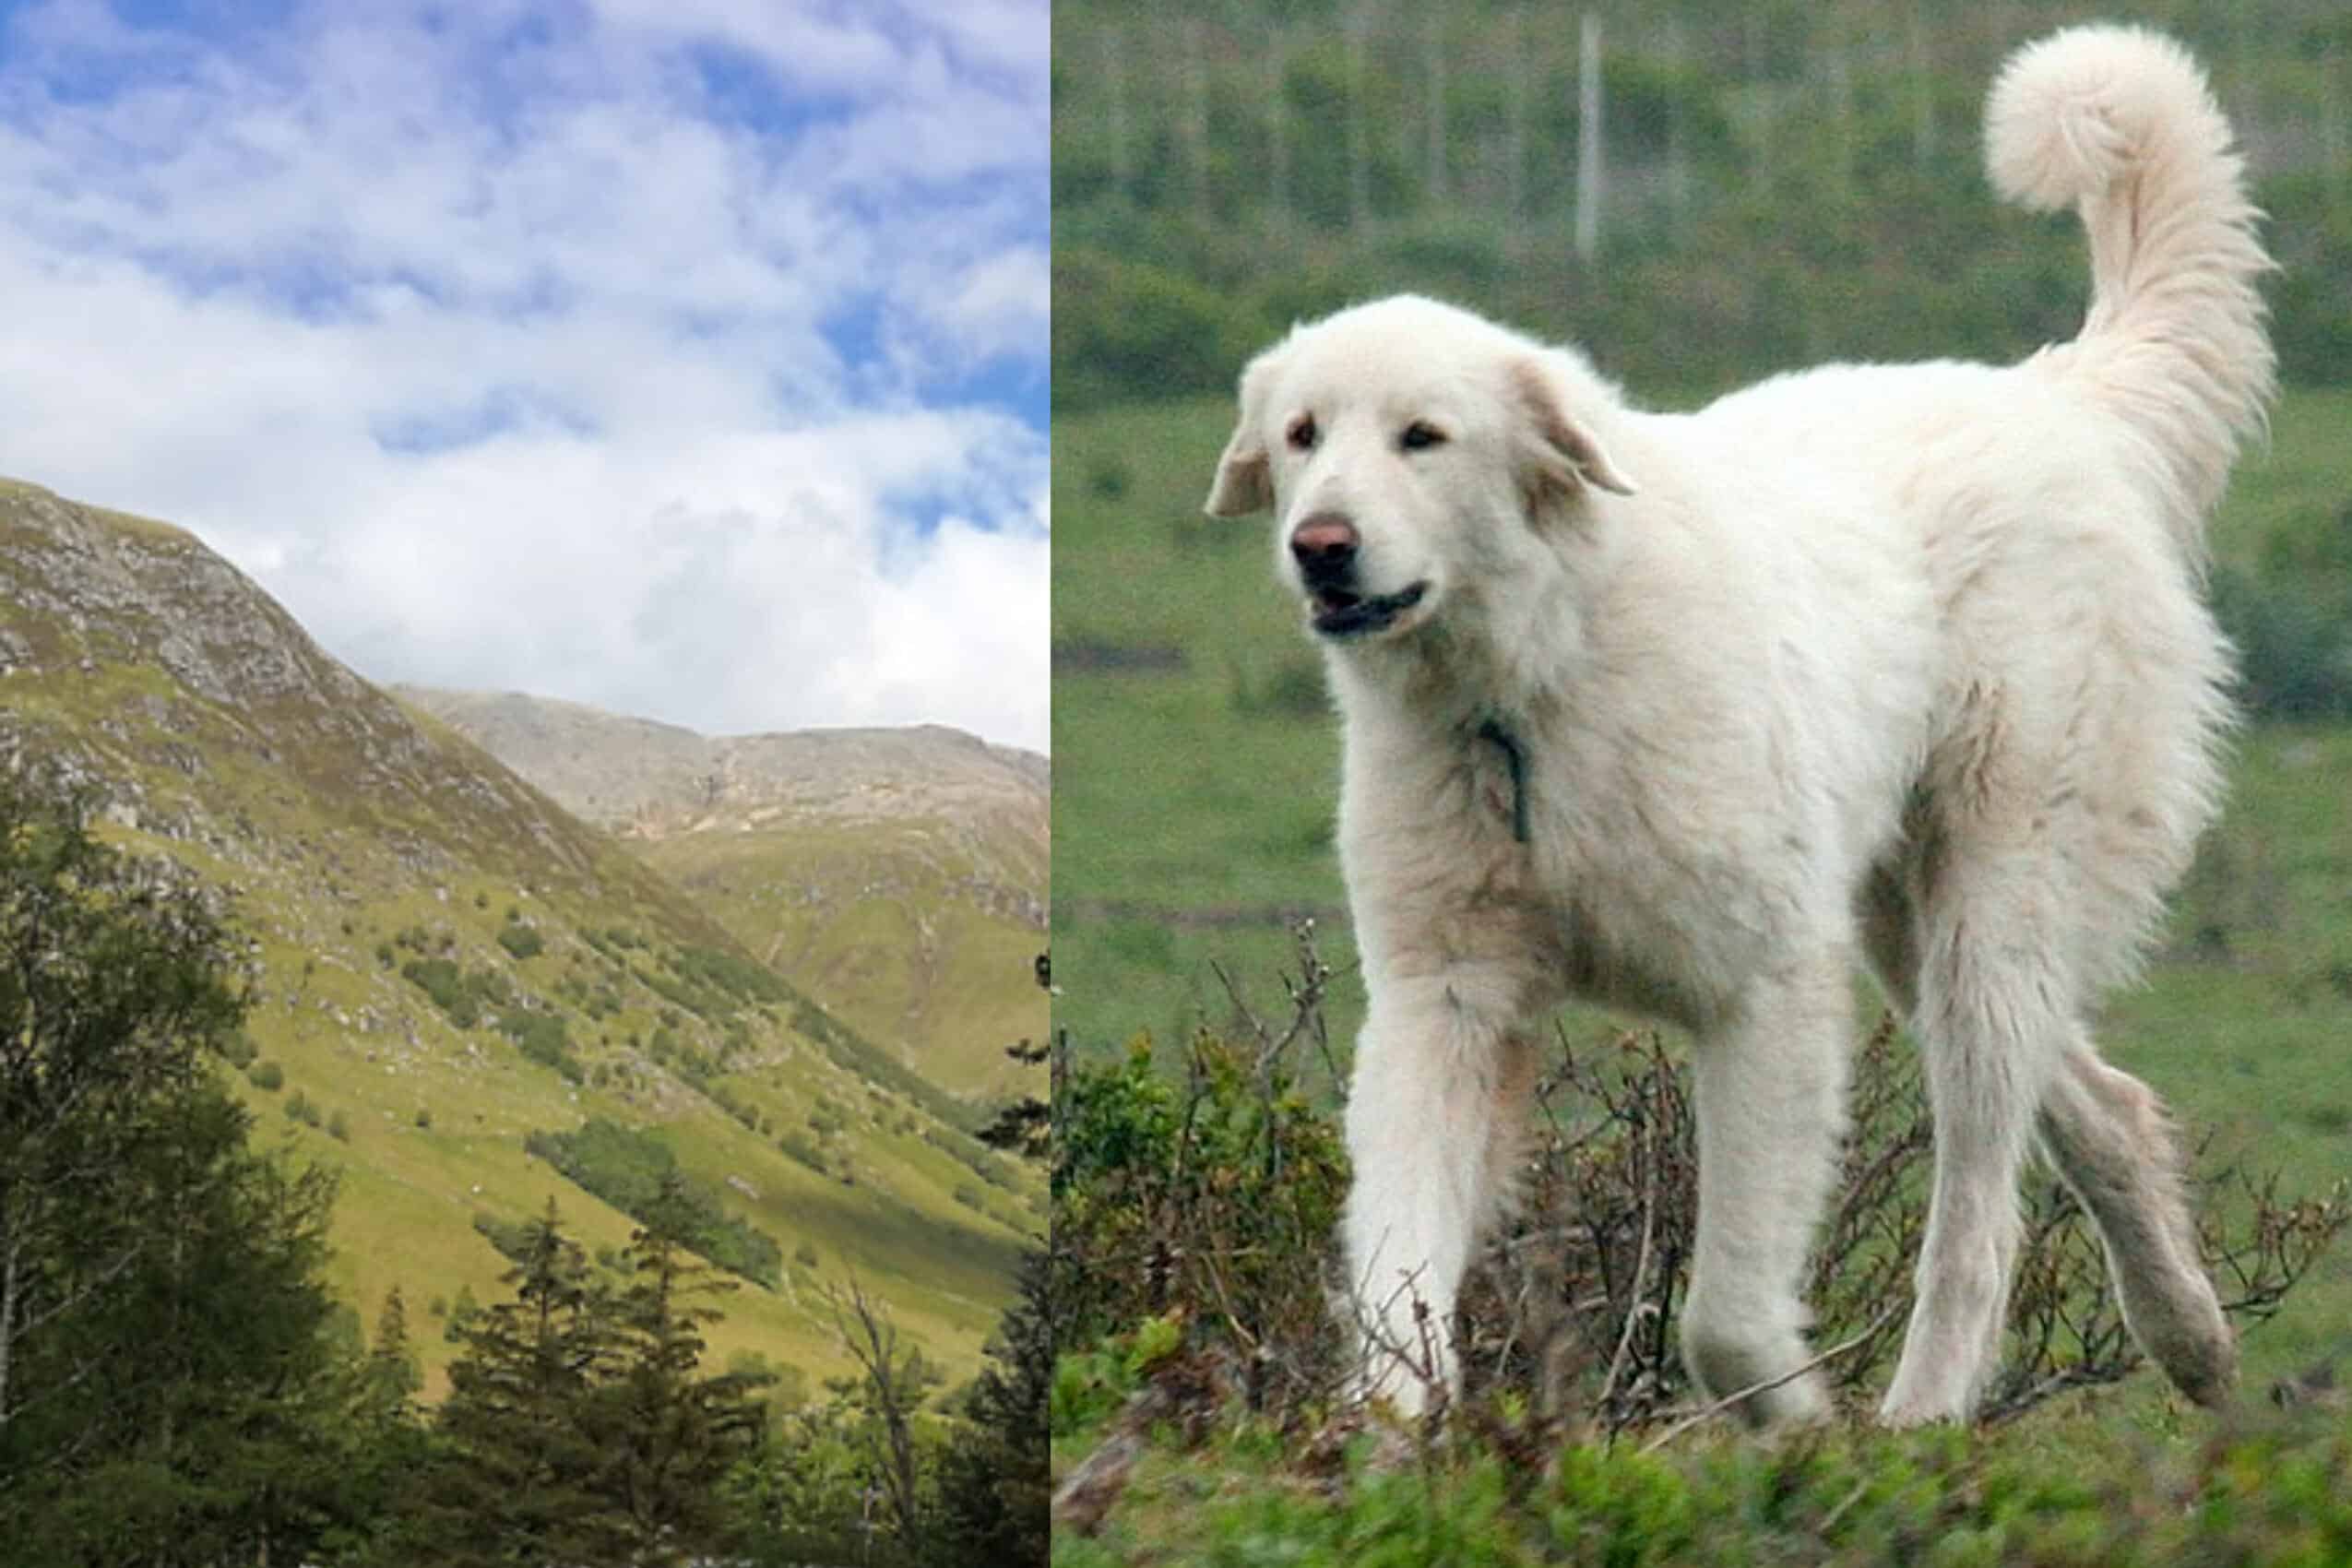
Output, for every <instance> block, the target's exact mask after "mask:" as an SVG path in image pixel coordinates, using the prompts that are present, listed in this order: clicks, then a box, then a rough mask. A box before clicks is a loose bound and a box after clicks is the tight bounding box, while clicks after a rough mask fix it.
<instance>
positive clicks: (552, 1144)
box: [523, 1116, 784, 1289]
mask: <svg viewBox="0 0 2352 1568" xmlns="http://www.w3.org/2000/svg"><path fill="white" fill-rule="evenodd" d="M523 1147H524V1149H525V1151H526V1152H528V1153H529V1154H532V1155H535V1156H537V1157H538V1158H540V1159H543V1160H545V1161H547V1163H548V1164H550V1165H552V1166H553V1167H554V1168H555V1169H556V1170H557V1171H559V1172H560V1173H562V1174H563V1176H564V1178H565V1179H567V1180H569V1181H571V1182H574V1183H576V1184H577V1185H578V1186H580V1187H581V1188H583V1189H585V1190H586V1191H587V1192H588V1193H590V1194H594V1195H595V1196H597V1197H600V1198H602V1199H603V1200H604V1201H605V1202H606V1203H609V1204H611V1205H612V1206H613V1207H615V1208H617V1209H619V1210H621V1212H622V1213H624V1214H626V1215H629V1216H631V1217H632V1218H636V1219H637V1220H640V1221H643V1220H646V1219H647V1218H649V1217H650V1216H651V1215H652V1213H653V1207H654V1205H655V1204H656V1203H657V1202H658V1201H659V1200H660V1198H661V1195H662V1189H663V1185H664V1183H665V1182H670V1181H671V1180H673V1179H674V1181H675V1182H676V1184H677V1187H676V1194H675V1201H676V1202H677V1204H678V1205H679V1207H680V1211H681V1213H682V1216H683V1234H684V1237H685V1241H686V1244H687V1245H688V1246H690V1247H692V1248H693V1249H694V1250H695V1252H697V1253H701V1254H702V1255H703V1256H704V1257H707V1258H708V1259H709V1260H710V1261H711V1262H712V1263H715V1264H717V1265H719V1267H721V1268H723V1269H726V1270H728V1271H729V1272H730V1273H732V1274H736V1275H740V1276H741V1277H743V1278H745V1279H748V1280H750V1281H751V1282H752V1283H754V1284H755V1285H764V1286H766V1287H767V1288H768V1289H775V1288H776V1286H777V1285H778V1283H779V1282H780V1280H781V1279H782V1277H783V1261H784V1253H783V1249H782V1248H781V1247H779V1246H778V1245H777V1242H776V1239H775V1238H774V1237H773V1236H770V1235H768V1234H767V1233H766V1231H764V1230H760V1229H755V1228H754V1227H753V1226H751V1225H749V1224H746V1223H745V1222H744V1221H742V1220H741V1219H738V1218H732V1217H731V1216H730V1215H729V1214H728V1213H727V1212H726V1209H725V1207H724V1206H722V1204H721V1203H720V1201H719V1194H718V1193H717V1191H715V1190H714V1189H713V1188H711V1187H710V1186H709V1185H708V1184H707V1183H706V1182H698V1181H695V1179H693V1178H692V1177H689V1176H686V1175H684V1174H683V1172H681V1171H680V1170H678V1159H677V1157H676V1156H675V1155H673V1154H671V1152H670V1147H669V1146H668V1145H667V1144H664V1143H663V1142H662V1141H661V1140H660V1139H659V1138H658V1137H655V1136H654V1135H653V1134H650V1133H639V1132H634V1131H632V1130H630V1129H629V1128H626V1127H624V1126H621V1125H620V1124H619V1123H613V1122H609V1121H607V1120H605V1119H604V1118H603V1117H601V1116H596V1117H590V1118H589V1119H588V1122H587V1123H584V1124H583V1125H582V1126H580V1127H579V1128H578V1129H577V1130H576V1131H574V1132H569V1133H546V1132H534V1133H532V1134H529V1136H528V1137H526V1138H525V1139H524V1140H523Z"/></svg>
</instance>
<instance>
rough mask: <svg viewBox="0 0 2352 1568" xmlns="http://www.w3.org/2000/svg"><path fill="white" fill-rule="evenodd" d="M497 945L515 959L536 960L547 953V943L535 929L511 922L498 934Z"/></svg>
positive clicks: (517, 922)
mask: <svg viewBox="0 0 2352 1568" xmlns="http://www.w3.org/2000/svg"><path fill="white" fill-rule="evenodd" d="M498 945H499V946H501V947H504V948H505V949H506V951H507V952H509V953H511V954H513V955H514V956H515V957H516V958H517V959H524V958H536V957H538V956H540V954H541V953H544V952H546V951H547V943H546V940H545V939H544V938H542V937H541V936H540V934H539V931H538V929H537V928H536V927H533V926H527V925H524V924H521V923H520V922H519V921H509V923H508V924H507V925H506V926H505V927H504V928H503V929H501V930H500V932H498Z"/></svg>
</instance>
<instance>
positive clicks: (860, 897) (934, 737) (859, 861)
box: [395, 686, 1050, 1099]
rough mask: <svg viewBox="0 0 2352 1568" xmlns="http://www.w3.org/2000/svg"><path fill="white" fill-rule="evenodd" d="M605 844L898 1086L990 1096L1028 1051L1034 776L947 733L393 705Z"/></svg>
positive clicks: (1013, 1077) (502, 700) (1039, 794)
mask: <svg viewBox="0 0 2352 1568" xmlns="http://www.w3.org/2000/svg"><path fill="white" fill-rule="evenodd" d="M395 690H396V692H397V694H398V695H399V696H400V697H401V698H403V699H404V700H406V701H408V702H410V703H411V704H413V705H415V706H416V707H420V708H422V709H423V710H425V711H426V712H428V713H431V714H432V715H434V717H436V718H438V719H442V720H443V721H445V722H446V723H447V724H448V725H449V726H450V727H451V728H452V729H455V730H457V731H458V732H460V733H461V734H464V735H466V736H467V737H468V738H469V739H471V740H473V741H474V742H477V743H479V744H480V745H481V747H482V748H483V749H484V750H486V751H488V752H490V753H491V754H493V755H494V756H496V757H498V758H499V759H500V760H501V761H503V762H505V764H506V765H507V766H509V767H512V768H513V769H514V770H515V771H516V772H517V773H519V774H521V775H522V776H523V777H524V778H528V779H529V780H530V781H531V782H532V783H534V784H536V785H538V786H539V787H540V789H542V790H546V791H547V792H548V793H549V794H550V795H552V796H553V797H554V798H555V799H556V800H557V801H560V802H563V804H564V806H565V807H566V808H568V809H569V810H570V811H572V812H573V813H574V814H576V815H578V816H580V817H581V818H583V819H584V820H586V821H588V822H591V823H594V824H597V825H598V826H603V827H606V828H609V829H610V830H612V832H614V833H616V834H618V835H620V836H621V837H623V839H624V841H626V842H627V843H628V845H629V847H630V848H631V849H633V850H634V851H636V853H637V854H638V855H639V856H640V857H641V858H643V859H644V860H645V861H646V862H647V864H649V865H651V866H653V867H655V868H656V869H658V870H659V871H660V872H661V873H664V874H665V875H667V876H668V877H670V878H671V880H672V881H673V882H675V883H676V884H677V885H680V886H681V887H683V888H684V889H686V890H687V891H688V892H690V893H692V894H693V895H694V896H695V898H696V900H697V902H698V903H700V904H701V906H702V907H703V908H705V909H708V910H709V911H710V913H711V914H712V915H713V916H714V917H715V918H717V919H718V920H719V921H723V922H725V923H726V925H727V926H728V927H729V928H730V929H731V931H732V932H734V933H735V935H736V937H737V938H738V939H739V940H740V941H742V943H743V944H745V945H746V946H747V947H749V948H751V949H752V951H753V952H754V953H755V954H757V955H758V956H760V957H761V958H763V959H764V960H766V962H767V963H769V964H770V965H771V966H773V967H774V968H777V969H778V970H779V971H780V972H782V973H783V974H784V975H786V976H787V977H789V978H790V980H792V981H793V982H794V983H795V984H797V985H799V986H801V987H802V989H804V990H806V991H807V992H809V993H810V994H812V995H814V996H815V997H817V998H818V999H819V1000H821V1001H823V1002H824V1003H825V1004H826V1005H827V1006H829V1007H831V1008H833V1009H834V1010H835V1011H836V1012H837V1014H838V1015H839V1016H841V1017H842V1018H844V1019H846V1020H848V1021H849V1023H850V1024H852V1025H853V1026H855V1027H856V1028H859V1029H860V1030H861V1031H863V1032H864V1033H865V1034H866V1035H867V1037H868V1038H870V1039H873V1040H874V1041H875V1042H876V1043H877V1044H879V1045H882V1046H884V1047H885V1048H887V1049H891V1050H893V1051H897V1052H898V1053H899V1055H900V1059H901V1060H902V1061H904V1062H906V1063H908V1064H909V1066H911V1067H913V1068H914V1069H915V1070H917V1071H920V1072H921V1073H923V1074H924V1075H927V1076H929V1077H932V1078H933V1079H934V1080H936V1081H937V1082H939V1083H941V1084H943V1085H945V1086H946V1087H950V1088H952V1089H955V1090H956V1091H957V1092H959V1093H965V1094H970V1095H975V1096H978V1097H980V1098H984V1099H985V1098H1001V1097H1002V1096H1004V1094H1006V1093H1007V1092H1009V1091H1010V1090H1011V1089H1012V1088H1013V1087H1015V1085H1016V1082H1017V1074H1018V1072H1019V1069H1018V1068H1016V1067H1015V1066H1014V1065H1013V1064H1012V1063H1010V1062H1008V1061H1007V1059H1006V1057H1005V1055H1004V1047H1005V1046H1006V1045H1008V1044H1010V1043H1012V1042H1013V1041H1015V1040H1016V1039H1042V1038H1044V1034H1045V1029H1046V1001H1045V997H1044V995H1043V993H1042V992H1039V990H1038V988H1037V986H1036V985H1035V983H1034V982H1033V981H1032V980H1031V979H1030V972H1031V961H1032V959H1033V958H1034V956H1035V955H1036V954H1037V953H1038V952H1039V951H1041V950H1042V948H1043V946H1044V943H1045V922H1046V887H1047V872H1046V868H1047V863H1048V848H1049V847H1048V796H1049V788H1050V778H1049V774H1048V765H1047V763H1046V759H1045V758H1043V757H1041V756H1038V755H1036V754H1033V753H1029V752H1023V751H1016V750H1013V749H1010V748H1007V747H1001V746H992V745H990V744H988V743H987V742H983V741H980V740H978V739H975V738H974V737H972V736H970V735H967V734H964V733H963V732H961V731H956V730H948V729H942V728H939V727H937V726H923V727H920V728H913V729H902V730H806V731H794V732H790V733H786V734H773V735H743V736H730V737H725V738H717V739H714V738H710V737H707V736H703V735H699V734H696V733H695V731H691V730H683V729H680V728H678V727H676V726H674V725H668V724H658V723H654V722H652V721H650V720H647V719H624V718H621V717H618V716H615V715H612V714H609V713H604V712H601V711H600V710H598V709H596V708H592V707H581V706H579V705H577V704H575V703H565V702H557V701H553V700H552V699H549V698H544V697H531V696H524V695H519V694H505V695H487V694H477V693H469V692H448V691H435V690H431V689H428V688H423V687H413V686H402V687H397V688H395Z"/></svg>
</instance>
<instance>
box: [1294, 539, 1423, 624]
mask: <svg viewBox="0 0 2352 1568" xmlns="http://www.w3.org/2000/svg"><path fill="white" fill-rule="evenodd" d="M1362 545H1363V539H1362V536H1361V535H1360V534H1358V533H1357V532H1356V525H1355V524H1353V523H1351V522H1349V521H1348V519H1347V518H1346V517H1341V516H1339V515H1338V514H1337V513H1335V512H1317V513H1315V514H1314V515H1313V517H1308V518H1307V519H1306V520H1305V521H1304V522H1301V524H1300V525H1299V526H1298V527H1297V528H1295V529H1291V530H1290V559H1291V561H1292V562H1293V563H1295V564H1297V566H1298V568H1299V581H1300V584H1301V586H1302V587H1304V588H1305V589H1306V590H1307V604H1308V609H1309V612H1310V619H1311V621H1312V623H1313V626H1314V629H1315V631H1316V632H1317V633H1318V634H1320V635H1321V636H1326V637H1355V636H1363V635H1365V634H1366V633H1368V632H1377V631H1380V630H1382V629H1383V628H1384V627H1386V626H1388V625H1389V624H1392V623H1393V622H1395V621H1396V617H1398V616H1399V615H1402V614H1403V613H1404V612H1406V611H1408V610H1410V609H1411V608H1412V607H1413V606H1414V605H1416V604H1419V603H1420V601H1421V596H1422V595H1423V594H1425V593H1427V592H1428V591H1429V585H1428V584H1427V583H1415V584H1413V585H1412V586H1411V587H1409V588H1406V589H1404V590H1403V591H1402V592H1399V593H1389V594H1365V593H1361V592H1360V591H1358V588H1357V584H1356V560H1357V554H1358V552H1359V551H1360V549H1361V548H1362Z"/></svg>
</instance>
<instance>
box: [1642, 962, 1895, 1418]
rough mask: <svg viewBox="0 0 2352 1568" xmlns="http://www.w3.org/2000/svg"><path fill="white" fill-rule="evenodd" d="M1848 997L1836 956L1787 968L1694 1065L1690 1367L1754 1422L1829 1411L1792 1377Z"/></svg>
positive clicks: (1836, 1126) (1685, 1328) (1841, 1071)
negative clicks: (1695, 1189) (1737, 1400)
mask: <svg viewBox="0 0 2352 1568" xmlns="http://www.w3.org/2000/svg"><path fill="white" fill-rule="evenodd" d="M1849 987H1850V982H1849V980H1848V979H1847V964H1846V963H1845V961H1844V959H1843V957H1842V956H1840V955H1837V954H1835V953H1824V954H1822V955H1820V956H1817V957H1814V958H1811V959H1808V960H1805V961H1801V962H1799V963H1795V964H1792V965H1791V966H1789V968H1788V969H1787V970H1785V971H1784V972H1781V973H1779V974H1776V975H1774V976H1772V977H1770V978H1768V979H1765V980H1760V981H1758V982H1757V983H1755V984H1753V985H1752V986H1750V987H1749V988H1748V989H1747V992H1746V994H1745V995H1744V996H1742V997H1741V998H1740V1001H1739V1003H1738V1004H1737V1005H1736V1006H1735V1007H1734V1008H1733V1009H1732V1010H1731V1011H1730V1013H1729V1014H1728V1016H1725V1017H1723V1018H1721V1019H1719V1020H1717V1021H1716V1024H1715V1025H1714V1027H1712V1028H1707V1029H1705V1030H1704V1031H1702V1034H1701V1038H1700V1040H1699V1043H1698V1049H1697V1051H1695V1052H1694V1054H1693V1058H1692V1071H1693V1084H1694V1089H1695V1096H1696V1100H1697V1106H1696V1109H1697V1111H1698V1120H1699V1217H1698V1237H1697V1241H1696V1244H1695V1246H1694V1248H1693V1257H1692V1262H1691V1292H1690V1300H1689V1301H1688V1303H1687V1304H1686V1305H1685V1307H1684V1308H1683V1313H1682V1359H1683V1361H1684V1363H1685V1364H1686V1365H1687V1366H1688V1367H1689V1369H1690V1370H1691V1372H1692V1373H1693V1375H1694V1376H1696V1377H1697V1379H1698V1380H1699V1383H1700V1384H1701V1386H1702V1387H1704V1388H1705V1390H1706V1391H1707V1393H1708V1394H1710V1395H1712V1396H1715V1397H1716V1398H1728V1397H1729V1396H1732V1395H1735V1394H1739V1393H1740V1392H1742V1391H1743V1390H1748V1389H1757V1390H1758V1391H1757V1392H1755V1393H1753V1394H1751V1395H1750V1396H1748V1397H1747V1398H1746V1399H1744V1400H1743V1401H1741V1404H1740V1413H1741V1414H1742V1415H1744V1416H1745V1417H1746V1418H1747V1419H1748V1420H1750V1421H1751V1422H1752V1423H1754V1424H1758V1425H1765V1424H1773V1423H1778V1422H1783V1421H1789V1420H1803V1419H1807V1418H1810V1417H1812V1416H1815V1415H1818V1414H1820V1413H1822V1412H1823V1410H1825V1409H1826V1408H1827V1407H1828V1395H1827V1393H1826V1391H1825V1389H1824V1388H1823V1383H1822V1380H1821V1377H1820V1375H1819V1374H1818V1373H1815V1372H1802V1373H1799V1372H1798V1370H1797V1369H1799V1368H1800V1367H1802V1366H1804V1365H1805V1363H1806V1361H1807V1360H1809V1359H1810V1357H1811V1355H1812V1352H1811V1351H1810V1350H1809V1349H1808V1348H1806V1344H1805V1326H1806V1313H1805V1307H1804V1302H1803V1299H1802V1297H1801V1295H1800V1289H1801V1287H1802V1283H1803V1279H1804V1273H1805V1263H1806V1254H1807V1253H1808V1251H1809V1250H1810V1249H1811V1247H1812V1238H1813V1229H1814V1227H1815V1226H1816V1225H1817V1224H1818V1223H1819V1222H1820V1218H1821V1213H1822V1208H1823V1204H1824V1202H1825V1201H1826V1199H1827V1197H1828V1194H1829V1188H1830V1183H1831V1181H1832V1180H1833V1178H1834V1176H1835V1168H1836V1159H1837V1146H1838V1136H1839V1134H1840V1133H1841V1132H1842V1131H1843V1129H1844V1126H1845V1116H1846V1079H1847V1056H1848V1049H1847V1032H1848V1028H1849V1024H1850V1018H1851V1012H1852V1006H1853V1002H1852V993H1851V991H1850V989H1849ZM1761 1384H1771V1385H1772V1386H1770V1387H1759V1385H1761Z"/></svg>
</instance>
